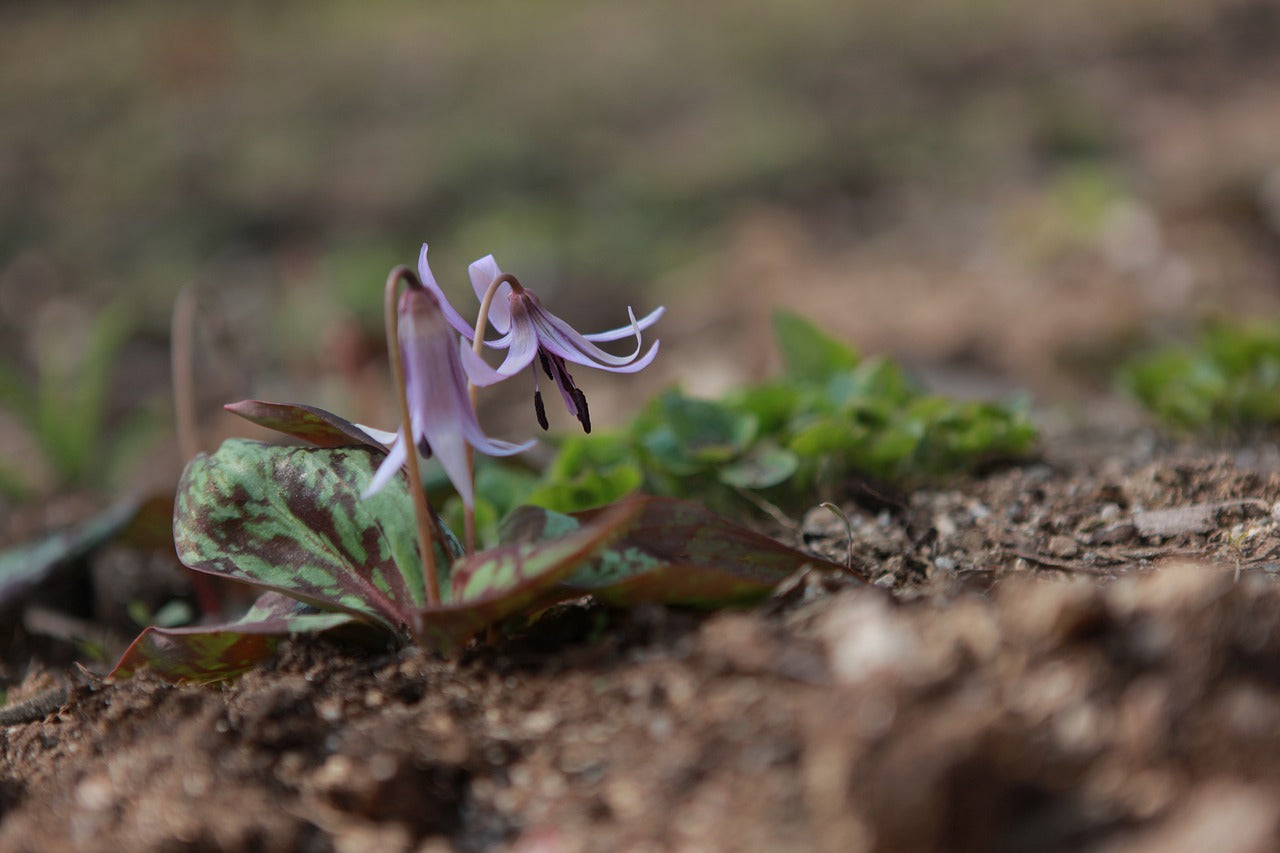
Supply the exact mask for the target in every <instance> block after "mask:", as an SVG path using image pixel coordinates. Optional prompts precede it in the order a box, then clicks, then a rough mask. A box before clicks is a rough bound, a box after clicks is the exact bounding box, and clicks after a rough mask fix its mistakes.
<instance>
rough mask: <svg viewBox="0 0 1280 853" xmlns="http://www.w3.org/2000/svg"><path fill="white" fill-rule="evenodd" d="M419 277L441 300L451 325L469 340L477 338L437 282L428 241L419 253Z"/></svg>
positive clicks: (441, 308)
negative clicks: (428, 257) (428, 256)
mask: <svg viewBox="0 0 1280 853" xmlns="http://www.w3.org/2000/svg"><path fill="white" fill-rule="evenodd" d="M418 277H419V278H420V279H422V285H423V287H425V288H426V289H427V290H429V291H431V293H432V295H433V296H435V297H436V299H437V300H439V302H440V310H441V311H442V312H443V313H444V318H445V319H446V320H448V321H449V325H450V326H452V327H453V328H454V330H455V331H457V333H458V334H460V335H462V336H463V337H464V338H466V339H467V340H469V341H473V340H475V338H476V330H475V329H474V328H473V327H472V326H471V324H470V323H468V322H467V321H466V320H465V319H463V317H462V315H461V314H459V313H458V312H457V310H456V309H454V307H453V306H452V305H450V304H449V300H448V299H447V298H445V295H444V291H443V290H441V289H440V285H439V284H438V283H437V282H436V277H435V276H434V275H432V274H431V266H430V265H429V264H428V263H427V244H426V243H423V244H422V251H421V252H419V253H418Z"/></svg>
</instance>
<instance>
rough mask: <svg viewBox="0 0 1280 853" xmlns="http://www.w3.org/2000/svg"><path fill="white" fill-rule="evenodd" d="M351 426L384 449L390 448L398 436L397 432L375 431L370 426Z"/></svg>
mask: <svg viewBox="0 0 1280 853" xmlns="http://www.w3.org/2000/svg"><path fill="white" fill-rule="evenodd" d="M352 426H354V427H356V428H357V429H359V430H361V431H363V432H364V433H365V435H367V436H369V437H370V438H372V439H373V440H374V441H376V442H378V443H379V444H381V445H383V446H385V447H390V446H391V445H392V444H393V443H395V440H396V438H398V437H399V435H400V433H398V432H388V431H387V430H385V429H375V428H373V427H371V426H365V425H364V424H352Z"/></svg>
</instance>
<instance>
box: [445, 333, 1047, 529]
mask: <svg viewBox="0 0 1280 853" xmlns="http://www.w3.org/2000/svg"><path fill="white" fill-rule="evenodd" d="M774 333H775V336H776V339H777V344H778V347H779V349H780V351H781V354H782V358H783V364H784V370H783V375H782V376H781V377H780V378H779V379H777V380H774V381H770V382H766V383H763V384H760V385H756V386H753V387H750V388H746V389H742V390H739V391H736V392H733V393H731V394H729V395H727V396H725V397H724V398H723V399H720V400H700V399H696V398H693V397H689V396H687V395H686V394H684V393H683V392H682V391H680V390H678V389H673V390H670V391H667V392H666V393H664V394H662V395H660V396H659V397H658V398H657V399H655V400H654V401H653V402H652V403H651V404H650V405H649V406H648V407H647V408H646V409H645V410H644V411H643V412H641V413H640V415H639V416H638V417H637V418H636V419H635V420H634V421H633V422H632V423H631V424H630V425H628V426H626V427H624V428H622V429H620V430H616V431H612V432H603V433H593V434H591V435H583V436H573V437H570V438H567V439H565V440H564V442H563V443H562V444H561V445H560V448H559V452H558V453H557V455H556V457H555V458H554V459H553V461H552V462H551V464H550V465H549V466H548V467H547V469H546V470H545V471H544V472H543V475H542V477H541V479H539V480H536V481H535V480H534V478H533V477H532V476H531V475H530V474H528V473H527V472H512V469H509V468H503V467H502V466H501V465H498V464H491V465H490V466H489V468H488V469H486V471H485V473H484V474H483V475H482V477H481V481H480V482H479V483H478V484H477V494H478V505H479V506H482V507H483V506H485V505H486V504H490V508H487V509H485V510H482V511H480V513H479V515H480V517H481V518H482V519H483V518H486V517H488V516H490V515H492V516H494V517H501V515H502V514H503V511H504V510H505V509H506V507H507V505H512V506H514V505H515V504H517V503H520V502H526V503H532V504H535V505H538V506H543V507H546V508H548V509H552V510H556V511H559V512H573V511H577V510H580V509H584V508H586V507H590V506H596V505H600V504H604V503H608V502H610V501H614V500H617V499H618V498H620V497H622V496H624V495H626V494H629V493H631V492H633V491H635V490H637V489H644V490H645V491H647V492H650V493H653V494H657V495H665V496H672V497H688V498H696V499H698V500H700V501H703V502H706V503H707V504H709V505H711V506H714V507H718V508H721V509H727V508H733V507H735V506H737V508H740V502H741V494H742V493H743V492H747V493H752V494H755V495H758V496H760V497H763V498H765V499H767V500H769V501H771V502H773V503H775V504H777V505H779V506H782V507H792V508H794V507H798V506H801V505H809V504H813V503H816V502H817V501H818V500H821V499H823V498H824V497H827V496H831V495H835V494H836V493H837V492H838V489H839V486H840V485H841V484H842V483H843V482H845V481H846V480H847V479H848V478H850V477H852V476H857V475H866V476H870V477H873V478H876V479H878V480H884V481H889V482H893V483H897V484H900V485H909V484H911V483H914V482H919V481H926V480H932V479H937V478H938V477H945V476H947V475H949V474H954V473H960V472H964V471H969V470H972V469H973V468H974V467H976V466H978V465H980V464H982V463H983V462H985V461H990V460H993V459H996V458H1001V457H1016V456H1019V455H1021V454H1024V453H1025V452H1026V451H1027V450H1028V449H1029V448H1030V447H1031V445H1032V444H1033V443H1034V441H1035V438H1036V430H1035V427H1034V426H1033V425H1032V424H1031V422H1030V420H1029V419H1028V413H1027V405H1026V402H1025V401H1014V402H985V401H960V400H953V399H950V398H947V397H943V396H939V395H936V394H928V393H925V392H924V391H923V390H921V389H920V387H919V386H918V385H917V384H916V383H914V382H913V381H912V380H911V379H910V378H909V377H908V376H907V375H906V374H905V373H904V372H903V370H902V369H901V368H900V367H899V366H898V365H897V364H895V363H894V362H892V361H890V360H888V359H884V358H868V359H863V358H860V357H859V355H858V354H857V353H856V352H854V350H853V349H851V348H850V347H848V346H847V345H845V344H844V343H842V342H840V341H837V340H835V339H834V338H831V337H830V336H828V335H826V334H824V333H823V332H822V331H821V330H819V329H818V328H816V327H815V326H814V325H813V324H812V323H810V322H809V321H808V320H806V319H804V318H802V317H800V316H798V315H796V314H791V313H788V312H782V311H780V312H777V313H776V314H775V315H774ZM498 471H504V472H506V473H502V474H499V473H496V472H498ZM531 484H532V490H531V491H529V490H528V489H529V486H530V485H531ZM446 515H447V513H446ZM482 531H483V526H482Z"/></svg>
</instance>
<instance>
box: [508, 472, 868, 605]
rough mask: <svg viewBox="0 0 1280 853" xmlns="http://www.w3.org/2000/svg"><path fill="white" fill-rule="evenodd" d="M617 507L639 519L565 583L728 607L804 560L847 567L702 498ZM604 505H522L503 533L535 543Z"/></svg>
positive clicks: (600, 594) (605, 592)
mask: <svg viewBox="0 0 1280 853" xmlns="http://www.w3.org/2000/svg"><path fill="white" fill-rule="evenodd" d="M620 505H621V506H625V505H633V506H634V507H635V508H636V509H637V510H638V516H637V518H636V520H635V521H634V522H632V523H631V524H630V525H629V526H628V528H627V530H626V532H625V533H624V534H623V535H622V536H621V537H620V538H619V539H618V540H617V541H615V542H614V543H613V544H612V545H610V546H609V548H608V549H607V550H606V551H605V552H604V553H603V554H601V555H600V556H598V557H596V558H595V559H593V560H592V561H591V562H589V563H587V564H586V565H584V566H582V567H581V568H580V569H579V570H578V571H576V572H574V573H572V574H571V575H570V576H569V577H568V578H566V580H565V586H566V587H568V588H571V589H573V590H576V591H579V592H583V593H590V594H591V595H593V596H595V597H597V598H599V599H601V600H603V601H607V602H610V603H612V604H620V605H630V604H640V603H643V602H663V603H667V604H680V605H687V606H693V607H723V606H728V605H743V604H750V603H752V602H755V601H758V600H760V599H761V598H764V597H765V596H767V595H768V594H769V593H770V592H771V591H772V590H773V588H774V587H775V586H777V584H778V583H780V582H781V581H782V580H784V579H785V578H786V577H787V576H789V575H790V574H791V573H793V572H795V571H796V570H797V569H799V568H800V567H801V566H804V565H811V566H815V567H817V568H824V569H832V570H838V571H844V567H843V566H840V565H838V564H836V563H832V562H830V561H828V560H824V559H822V558H820V557H814V556H812V555H809V554H805V553H804V552H802V551H797V550H796V549H794V548H789V547H787V546H786V545H783V544H782V543H781V542H777V541H775V540H773V539H770V538H769V537H767V536H764V535H761V534H759V533H756V532H754V531H752V530H748V529H747V528H745V527H742V526H740V525H737V524H734V523H733V522H731V521H729V520H728V519H726V518H723V517H722V516H719V515H717V514H715V513H714V512H711V511H710V510H708V509H706V508H705V507H703V506H701V505H700V504H696V503H691V502H689V501H681V500H674V499H670V498H655V497H639V498H632V499H630V500H627V501H623V502H621V504H620ZM603 511H604V510H603V509H598V510H587V511H585V512H580V513H575V514H574V515H573V516H572V517H571V516H565V515H561V514H559V513H552V512H550V511H548V510H544V509H540V508H537V507H521V508H520V509H518V510H516V512H515V513H513V514H512V516H511V517H510V518H509V519H508V521H507V523H506V525H504V531H505V532H506V535H507V536H508V537H511V538H513V539H515V540H518V541H536V540H537V539H540V538H542V537H544V536H558V535H563V531H564V530H565V529H566V527H568V526H569V524H570V523H571V522H573V521H577V520H581V521H583V522H586V523H590V522H591V520H592V519H594V518H595V517H597V516H598V514H599V513H601V512H603Z"/></svg>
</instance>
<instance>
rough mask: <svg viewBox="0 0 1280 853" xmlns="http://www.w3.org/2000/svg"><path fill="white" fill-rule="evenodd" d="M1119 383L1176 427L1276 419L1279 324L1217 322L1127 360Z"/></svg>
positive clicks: (1235, 425) (1226, 426) (1279, 416)
mask: <svg viewBox="0 0 1280 853" xmlns="http://www.w3.org/2000/svg"><path fill="white" fill-rule="evenodd" d="M1120 381H1121V383H1122V385H1123V386H1124V387H1125V388H1126V389H1127V390H1128V391H1129V392H1130V393H1132V394H1133V395H1134V396H1135V397H1136V398H1137V399H1138V400H1139V401H1140V402H1141V403H1142V404H1143V406H1145V407H1146V408H1147V410H1148V411H1150V412H1151V413H1152V414H1153V415H1155V416H1156V418H1158V419H1159V420H1160V421H1161V422H1162V423H1164V424H1166V425H1167V426H1169V427H1172V428H1174V429H1176V430H1182V431H1188V432H1189V431H1197V430H1198V431H1208V432H1217V433H1225V432H1231V431H1239V430H1247V429H1256V428H1260V427H1268V426H1274V425H1275V424H1277V423H1280V323H1277V322H1274V321H1273V322H1269V323H1262V324H1239V323H1225V322H1222V323H1217V324H1214V325H1211V326H1209V327H1208V328H1206V329H1205V330H1204V331H1203V332H1202V333H1201V334H1200V336H1199V337H1198V338H1197V340H1196V341H1195V342H1194V343H1192V344H1180V345H1171V346H1167V347H1164V348H1162V349H1159V350H1157V351H1155V352H1152V353H1148V354H1145V355H1142V356H1139V357H1136V358H1134V359H1132V360H1130V361H1129V362H1128V363H1127V364H1126V365H1124V367H1123V368H1122V369H1121V372H1120Z"/></svg>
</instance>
